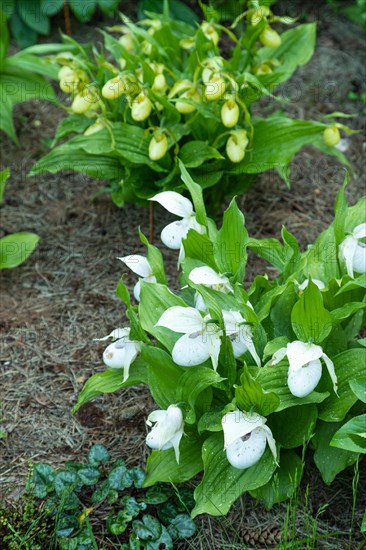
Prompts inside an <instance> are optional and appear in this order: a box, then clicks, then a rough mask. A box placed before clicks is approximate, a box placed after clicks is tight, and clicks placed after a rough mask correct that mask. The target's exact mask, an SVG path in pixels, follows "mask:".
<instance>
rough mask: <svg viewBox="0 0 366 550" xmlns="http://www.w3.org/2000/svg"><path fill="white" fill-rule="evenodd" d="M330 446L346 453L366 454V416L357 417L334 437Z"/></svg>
mask: <svg viewBox="0 0 366 550" xmlns="http://www.w3.org/2000/svg"><path fill="white" fill-rule="evenodd" d="M330 445H331V446H333V447H339V448H340V449H343V450H345V451H353V452H354V453H363V454H366V414H361V415H360V416H355V417H354V418H351V420H349V421H348V422H346V424H344V425H343V426H342V427H341V428H340V429H339V430H338V431H337V432H336V433H335V434H334V435H333V437H332V440H331V442H330Z"/></svg>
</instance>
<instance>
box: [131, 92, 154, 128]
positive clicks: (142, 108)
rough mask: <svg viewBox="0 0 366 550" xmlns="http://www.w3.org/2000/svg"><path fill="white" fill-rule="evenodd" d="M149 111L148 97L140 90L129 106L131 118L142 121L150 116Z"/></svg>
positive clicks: (150, 109) (150, 106) (150, 104)
mask: <svg viewBox="0 0 366 550" xmlns="http://www.w3.org/2000/svg"><path fill="white" fill-rule="evenodd" d="M151 111H152V103H151V101H150V99H149V98H148V97H147V95H146V94H145V93H143V92H141V93H140V94H139V95H138V96H137V97H135V99H134V100H133V103H132V106H131V116H132V118H133V120H136V121H137V122H142V121H143V120H146V119H147V118H148V117H149V116H150V113H151Z"/></svg>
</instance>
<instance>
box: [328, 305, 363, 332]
mask: <svg viewBox="0 0 366 550" xmlns="http://www.w3.org/2000/svg"><path fill="white" fill-rule="evenodd" d="M365 308H366V303H363V302H348V304H345V305H344V306H342V307H339V308H337V309H333V311H331V312H330V314H331V317H332V321H333V325H334V326H336V325H337V324H339V323H341V322H342V321H344V320H345V319H348V317H351V315H353V314H354V313H356V312H357V311H360V310H361V309H365Z"/></svg>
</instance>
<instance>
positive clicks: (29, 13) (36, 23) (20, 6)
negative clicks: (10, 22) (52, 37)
mask: <svg viewBox="0 0 366 550" xmlns="http://www.w3.org/2000/svg"><path fill="white" fill-rule="evenodd" d="M17 13H18V15H19V17H20V18H21V19H22V20H23V22H24V23H25V24H26V25H27V26H28V27H29V28H30V29H32V30H34V31H36V32H37V33H40V34H49V32H50V22H49V19H48V17H47V15H45V14H44V13H43V12H42V11H41V6H40V2H39V0H27V2H17Z"/></svg>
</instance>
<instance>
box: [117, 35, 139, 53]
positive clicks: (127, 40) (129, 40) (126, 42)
mask: <svg viewBox="0 0 366 550" xmlns="http://www.w3.org/2000/svg"><path fill="white" fill-rule="evenodd" d="M118 42H119V43H120V44H121V46H123V47H124V48H125V49H126V50H127V51H128V52H132V51H133V50H134V47H135V44H134V40H133V36H132V33H130V32H126V34H123V35H122V36H121V37H120V38H119V39H118Z"/></svg>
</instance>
